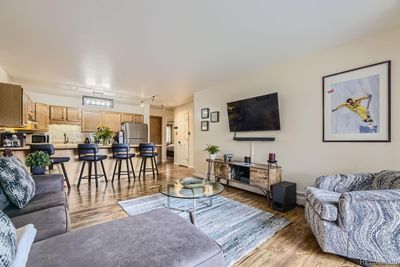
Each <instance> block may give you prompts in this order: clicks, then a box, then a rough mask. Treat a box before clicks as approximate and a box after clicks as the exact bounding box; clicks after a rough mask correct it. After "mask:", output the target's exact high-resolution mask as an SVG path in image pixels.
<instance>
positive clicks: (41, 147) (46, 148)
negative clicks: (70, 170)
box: [30, 144, 71, 189]
mask: <svg viewBox="0 0 400 267" xmlns="http://www.w3.org/2000/svg"><path fill="white" fill-rule="evenodd" d="M36 151H43V152H44V153H46V154H47V155H49V156H51V155H54V153H55V151H54V146H53V145H52V144H36V145H33V144H32V145H30V152H31V153H34V152H36ZM50 160H51V165H50V167H49V169H52V168H53V165H56V164H60V165H61V169H62V172H63V174H64V180H65V182H67V187H68V189H71V184H70V183H69V179H68V175H67V171H66V170H65V166H64V163H65V162H69V160H70V158H69V157H50Z"/></svg>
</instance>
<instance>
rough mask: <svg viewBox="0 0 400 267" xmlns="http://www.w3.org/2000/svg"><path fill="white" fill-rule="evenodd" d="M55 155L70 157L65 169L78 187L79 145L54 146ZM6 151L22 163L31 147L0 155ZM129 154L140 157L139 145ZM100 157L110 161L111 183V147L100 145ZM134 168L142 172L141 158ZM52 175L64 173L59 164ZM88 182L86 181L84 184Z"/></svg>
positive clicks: (107, 163)
mask: <svg viewBox="0 0 400 267" xmlns="http://www.w3.org/2000/svg"><path fill="white" fill-rule="evenodd" d="M53 146H54V150H55V154H54V155H53V156H54V157H69V158H70V161H69V162H67V163H65V168H66V170H67V173H68V176H69V180H70V183H71V185H76V184H77V183H78V178H79V172H80V169H81V167H82V162H81V161H78V151H77V147H78V144H53ZM161 147H162V146H161V145H156V152H159V151H161ZM5 149H10V150H11V151H12V154H13V155H14V156H16V157H17V158H19V159H20V160H21V161H23V162H25V159H26V156H27V155H28V154H29V151H30V146H29V145H26V146H23V147H6V148H4V147H1V148H0V153H1V154H3V151H4V150H5ZM129 153H133V154H136V155H138V154H139V145H131V150H130V151H129ZM98 154H99V155H107V156H108V159H106V160H104V161H103V162H104V167H105V170H106V172H107V178H109V181H111V178H112V174H113V170H114V164H115V160H114V159H112V158H111V157H112V151H111V145H100V144H99V153H98ZM160 154H161V153H159V156H158V158H157V162H158V163H161V155H160ZM124 167H125V166H124V164H122V168H123V169H122V170H125V169H124ZM133 167H134V169H135V173H136V174H137V175H138V174H139V170H140V158H139V157H134V158H133ZM87 170H88V168H85V172H86V171H87ZM49 172H51V173H57V172H58V173H62V172H61V167H60V166H59V164H57V165H54V169H53V170H49ZM122 177H123V179H125V177H126V176H122ZM122 177H121V179H122ZM99 181H104V180H103V179H100V180H99ZM85 182H86V181H85V180H84V181H83V183H85Z"/></svg>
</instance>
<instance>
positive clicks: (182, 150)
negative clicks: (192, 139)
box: [175, 112, 189, 167]
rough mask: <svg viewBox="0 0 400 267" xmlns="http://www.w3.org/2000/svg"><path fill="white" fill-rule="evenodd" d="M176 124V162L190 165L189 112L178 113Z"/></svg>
mask: <svg viewBox="0 0 400 267" xmlns="http://www.w3.org/2000/svg"><path fill="white" fill-rule="evenodd" d="M175 125H176V127H175V137H176V140H175V143H176V154H175V163H176V164H178V165H181V166H185V167H187V166H189V112H181V113H179V114H177V116H176V122H175Z"/></svg>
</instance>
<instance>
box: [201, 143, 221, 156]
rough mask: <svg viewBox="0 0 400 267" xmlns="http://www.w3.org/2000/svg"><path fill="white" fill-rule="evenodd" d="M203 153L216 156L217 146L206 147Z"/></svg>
mask: <svg viewBox="0 0 400 267" xmlns="http://www.w3.org/2000/svg"><path fill="white" fill-rule="evenodd" d="M204 151H206V152H208V153H210V154H217V153H218V152H219V151H221V150H220V149H219V146H216V145H207V147H206V148H205V149H204Z"/></svg>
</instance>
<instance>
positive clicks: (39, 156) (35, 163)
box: [25, 151, 51, 168]
mask: <svg viewBox="0 0 400 267" xmlns="http://www.w3.org/2000/svg"><path fill="white" fill-rule="evenodd" d="M25 163H26V166H28V167H32V168H35V167H42V168H44V167H46V166H49V165H50V164H51V160H50V156H49V155H48V154H46V153H44V152H43V151H36V152H33V153H30V154H29V155H28V156H27V157H26V162H25Z"/></svg>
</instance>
